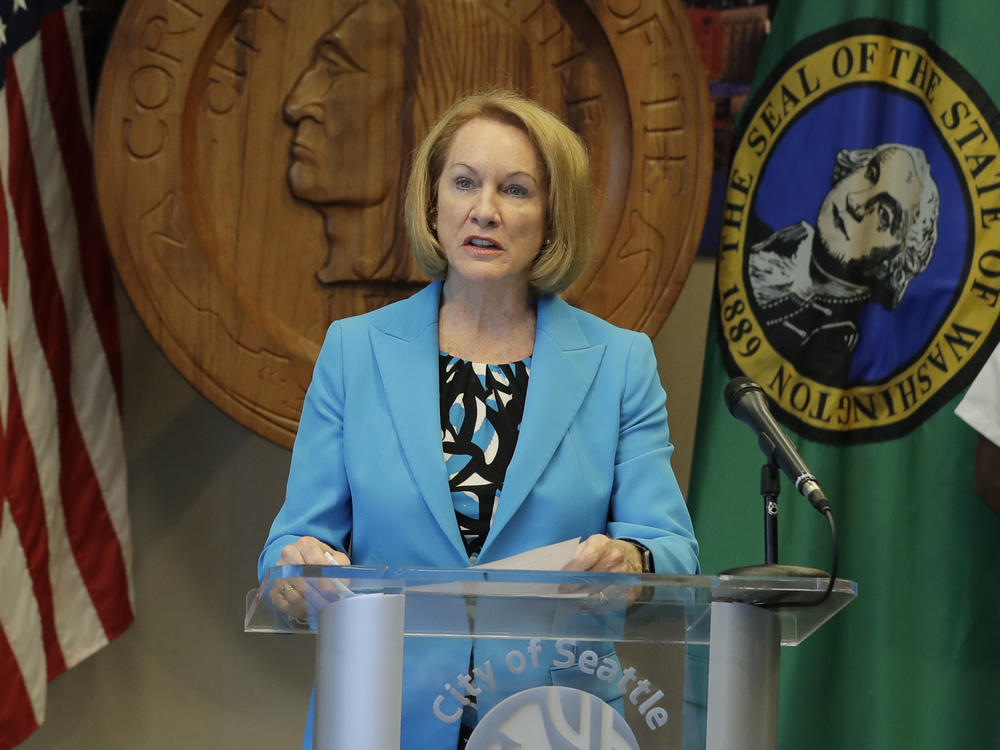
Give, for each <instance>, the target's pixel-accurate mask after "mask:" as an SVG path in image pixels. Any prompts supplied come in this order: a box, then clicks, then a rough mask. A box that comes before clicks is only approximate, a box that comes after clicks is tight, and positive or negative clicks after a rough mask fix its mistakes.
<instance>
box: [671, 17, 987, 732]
mask: <svg viewBox="0 0 1000 750" xmlns="http://www.w3.org/2000/svg"><path fill="white" fill-rule="evenodd" d="M998 29H1000V3H995V2H983V1H982V0H939V1H937V2H932V1H931V0H910V1H907V0H896V1H895V2H891V1H889V0H865V1H861V0H857V1H855V2H849V1H847V0H842V1H840V2H818V1H817V2H804V1H801V2H800V1H793V0H785V1H784V2H782V3H781V4H780V6H779V7H778V9H777V11H776V15H775V18H774V21H773V25H772V30H771V34H770V36H769V38H768V41H767V44H766V45H765V48H764V51H763V54H762V58H761V61H760V63H759V67H758V72H757V75H756V78H755V81H754V85H753V88H752V90H751V95H750V97H749V98H748V101H747V103H746V105H745V106H744V108H743V110H742V113H741V119H740V123H739V126H738V130H737V132H736V134H735V138H734V149H733V161H732V167H731V171H730V175H729V181H728V187H727V192H726V207H725V213H724V217H723V230H722V234H721V239H720V245H719V255H718V265H717V283H716V288H715V299H714V305H713V314H712V318H711V322H710V326H709V328H710V330H709V340H708V345H707V347H706V357H705V370H704V378H703V386H702V393H701V402H700V410H699V420H698V428H697V438H696V445H695V456H694V463H693V467H692V480H691V488H690V499H689V502H690V505H691V510H692V515H693V518H694V522H695V530H696V533H697V535H698V538H699V542H700V544H701V549H702V552H701V563H702V568H703V570H704V571H705V572H706V573H716V572H719V571H721V570H724V569H728V568H732V567H737V566H742V565H754V564H761V563H763V562H764V555H765V552H764V509H763V500H762V499H761V496H760V470H761V466H762V464H763V463H764V462H765V460H766V458H765V456H764V454H763V453H762V452H761V450H760V449H759V448H758V444H757V439H756V438H755V437H754V435H753V434H752V433H751V431H750V430H749V429H748V428H747V427H746V426H745V425H743V424H742V423H740V422H738V421H736V420H735V419H734V418H733V416H732V415H731V414H730V413H729V411H728V409H727V407H726V404H725V402H724V399H723V391H724V388H725V386H726V384H727V382H729V379H730V378H733V377H736V376H747V377H749V378H752V379H753V380H754V381H755V382H757V383H758V384H759V385H760V387H761V388H762V389H763V390H764V392H765V393H766V394H767V396H768V398H769V401H770V403H771V405H772V411H773V412H774V414H775V416H776V417H777V418H778V420H779V421H780V422H781V423H782V424H783V426H784V427H785V429H786V430H787V432H788V434H789V436H790V438H791V439H792V441H793V442H794V443H795V444H796V445H797V446H798V447H799V452H800V454H801V455H802V457H803V459H804V460H805V462H806V464H807V465H808V466H809V468H810V469H811V471H812V473H813V474H814V475H815V476H816V477H817V479H818V481H819V483H820V484H821V485H822V487H823V489H824V490H825V492H826V495H827V497H828V498H829V499H830V502H831V505H832V508H833V513H834V517H835V519H836V522H837V528H838V531H839V536H840V568H839V573H838V574H839V576H840V577H842V578H847V579H851V580H855V581H857V582H858V598H857V599H856V600H855V601H854V602H853V603H851V604H850V605H849V606H848V607H847V608H846V609H845V610H844V611H843V612H841V613H840V614H838V615H837V616H836V617H835V618H833V619H832V620H831V621H830V622H828V623H827V624H826V625H825V626H824V627H823V628H822V629H821V630H820V631H818V632H817V633H816V634H814V635H813V636H812V637H811V638H809V639H808V640H807V641H805V642H804V643H803V644H801V645H800V646H798V647H796V648H786V649H783V650H782V654H781V686H780V702H779V748H781V749H782V750H793V749H798V748H811V749H815V750H824V749H827V748H828V749H829V750H834V749H836V750H842V749H844V748H866V749H867V748H876V749H883V748H884V749H889V748H891V749H893V750H896V749H897V748H906V750H921V749H924V748H926V749H927V750H931V748H933V749H934V750H940V749H941V748H949V749H951V748H961V749H965V748H977V749H981V748H994V749H998V748H1000V714H998V711H997V706H998V703H1000V701H998V699H1000V597H998V591H1000V518H998V517H997V516H996V515H994V514H993V513H992V512H991V511H990V510H989V509H988V508H987V507H986V505H985V504H984V503H982V502H981V501H980V500H979V499H978V498H977V497H976V496H975V495H974V494H973V492H972V471H973V461H974V455H975V444H976V435H975V433H974V432H973V430H972V429H971V428H969V427H968V426H967V425H966V424H965V423H964V422H962V421H960V420H959V419H958V418H957V417H956V416H955V414H954V408H955V405H956V404H957V402H958V400H959V399H960V398H961V395H962V394H963V392H964V390H965V388H966V387H967V386H968V384H969V383H970V382H971V380H972V378H973V377H974V376H975V374H976V373H977V372H978V370H979V368H980V367H981V366H982V364H983V362H984V361H985V359H986V358H987V356H988V355H989V353H990V352H991V351H992V350H993V348H994V346H995V345H996V343H997V340H998V338H1000V325H998V319H1000V158H998V157H1000V115H998V109H997V108H998V105H1000V44H998V41H997V39H998V37H997V30H998ZM778 548H779V552H778V562H780V563H785V564H794V565H805V566H811V567H818V568H823V569H829V567H830V559H831V558H830V555H831V542H830V538H829V530H828V527H827V523H826V521H825V520H824V518H823V517H822V516H821V515H819V514H817V513H816V511H815V510H814V509H813V508H812V507H811V506H810V505H809V504H808V503H807V502H806V501H805V500H804V498H802V497H801V496H799V495H798V494H797V493H796V491H795V488H794V486H793V485H792V483H791V482H789V481H787V480H786V479H785V478H783V479H782V493H781V497H780V499H779V521H778Z"/></svg>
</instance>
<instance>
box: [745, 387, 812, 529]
mask: <svg viewBox="0 0 1000 750" xmlns="http://www.w3.org/2000/svg"><path fill="white" fill-rule="evenodd" d="M725 398H726V406H728V407H729V411H730V412H732V414H733V416H734V417H736V418H737V419H738V420H740V421H741V422H746V423H747V424H748V425H749V426H750V429H751V430H753V431H754V433H755V434H756V435H757V442H758V444H759V445H760V449H761V450H762V451H764V453H765V454H766V455H767V457H768V458H771V457H773V458H774V460H775V462H777V464H778V468H780V469H781V470H782V471H783V472H785V474H786V475H787V476H788V478H789V479H791V480H792V482H793V483H794V484H795V489H796V490H798V491H799V492H800V493H801V494H802V495H803V496H804V497H805V498H806V500H808V501H809V502H810V503H812V506H813V507H814V508H815V509H816V510H818V511H819V512H820V513H824V514H825V513H826V512H827V511H828V510H829V509H830V503H829V501H828V500H827V499H826V495H824V494H823V490H821V489H820V486H819V482H817V481H816V477H815V476H813V473H812V472H811V471H809V467H807V466H806V462H805V461H803V460H802V457H801V456H800V455H799V452H798V451H797V450H796V448H795V445H794V444H793V443H792V441H791V440H789V439H788V435H786V434H785V431H784V430H782V429H781V427H780V426H779V425H778V423H777V421H775V419H774V415H772V414H771V410H770V409H769V408H768V406H767V400H766V398H765V396H764V389H763V388H761V387H760V386H759V385H757V384H756V383H755V382H754V381H753V380H751V379H750V378H747V377H739V378H733V379H732V380H731V381H729V385H727V386H726V392H725Z"/></svg>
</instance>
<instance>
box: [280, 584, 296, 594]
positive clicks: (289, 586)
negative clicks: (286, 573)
mask: <svg viewBox="0 0 1000 750" xmlns="http://www.w3.org/2000/svg"><path fill="white" fill-rule="evenodd" d="M289 591H295V587H294V586H293V585H292V584H290V583H286V584H285V585H284V586H282V587H281V594H282V595H284V594H287V593H288V592H289Z"/></svg>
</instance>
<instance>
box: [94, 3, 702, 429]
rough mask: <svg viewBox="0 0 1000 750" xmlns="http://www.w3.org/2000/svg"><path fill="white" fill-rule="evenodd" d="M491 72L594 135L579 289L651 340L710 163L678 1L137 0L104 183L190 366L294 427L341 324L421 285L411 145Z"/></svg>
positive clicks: (144, 314) (111, 88)
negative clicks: (589, 233) (410, 204)
mask: <svg viewBox="0 0 1000 750" xmlns="http://www.w3.org/2000/svg"><path fill="white" fill-rule="evenodd" d="M498 86H500V87H510V88H515V89H519V90H520V91H522V92H523V93H525V94H527V95H529V96H532V97H533V98H535V99H537V100H539V101H540V102H542V103H543V104H545V105H546V106H548V107H549V108H550V109H552V110H553V111H555V112H556V113H557V114H559V115H560V116H561V117H563V118H564V119H565V120H566V121H567V122H568V123H569V124H570V126H571V127H572V128H573V129H574V130H575V131H576V132H577V133H579V134H580V135H581V137H582V138H583V139H584V141H585V142H586V143H587V146H588V148H589V150H590V152H591V158H592V163H593V172H594V183H595V201H596V208H597V229H596V238H595V239H596V241H595V252H594V257H593V259H592V262H591V263H590V265H589V266H588V267H587V269H586V270H585V271H584V273H583V275H582V277H581V278H580V279H579V280H578V281H577V282H576V283H575V284H574V285H573V286H572V287H571V288H570V289H569V290H568V291H567V293H566V297H567V299H568V300H569V301H570V302H573V303H575V304H577V305H579V306H581V307H583V308H585V309H587V310H589V311H591V312H593V313H596V314H597V315H600V316H602V317H604V318H607V319H608V320H610V321H612V322H614V323H617V324H618V325H622V326H626V327H630V328H635V329H639V330H643V331H645V332H647V333H649V334H651V335H654V334H655V333H656V332H657V331H658V330H659V329H660V327H661V326H662V324H663V321H664V319H665V318H666V315H667V313H668V312H669V310H670V308H671V306H672V305H673V303H674V301H675V299H676V298H677V295H678V294H679V292H680V289H681V287H682V286H683V282H684V279H685V278H686V276H687V272H688V270H689V268H690V266H691V263H692V261H693V259H694V257H695V254H696V252H697V245H698V241H699V239H700V234H701V229H702V225H703V222H704V217H705V212H706V210H707V207H708V193H709V186H710V182H711V180H710V172H711V161H712V153H711V151H712V145H711V144H712V141H711V114H710V108H709V100H708V93H707V87H706V86H705V82H704V73H703V70H702V67H701V62H700V58H699V54H698V50H697V47H696V45H695V43H694V37H693V35H692V33H691V30H690V28H689V24H688V22H687V19H686V16H685V14H684V11H683V7H682V6H681V5H680V3H679V2H677V1H676V0H588V2H579V3H565V2H559V1H558V0H262V1H261V2H250V0H232V1H229V0H129V2H128V3H127V4H126V5H125V8H124V10H123V12H122V16H121V19H120V21H119V23H118V27H117V29H116V31H115V35H114V38H113V39H112V41H111V44H110V46H109V50H108V55H107V58H106V61H105V66H104V70H103V74H102V79H101V87H100V91H99V95H98V100H97V106H96V114H95V147H94V150H95V157H96V171H97V183H98V197H99V200H100V207H101V215H102V218H103V219H104V224H105V227H106V229H107V233H108V240H109V244H110V246H111V251H112V255H113V257H114V260H115V264H116V266H117V268H118V271H119V274H120V276H121V279H122V282H123V284H124V286H125V288H126V290H127V291H128V294H129V297H130V299H131V301H132V303H133V304H134V306H135V308H136V310H137V311H138V313H139V315H140V317H141V318H142V320H143V322H144V323H145V324H146V327H147V328H148V329H149V331H150V333H151V334H152V336H153V337H154V338H155V340H156V342H157V344H158V345H159V346H160V348H161V349H163V351H164V353H165V354H166V355H167V357H168V358H169V359H170V360H171V362H172V363H173V364H174V365H175V366H176V367H177V369H178V370H180V372H181V373H182V374H183V375H184V376H185V377H186V378H187V379H188V380H190V381H191V382H192V383H193V384H194V385H195V386H196V387H197V388H198V390H199V391H201V393H202V394H204V395H205V396H206V397H208V398H209V399H210V400H211V401H213V402H214V403H215V404H216V405H217V406H219V407H220V408H221V409H222V410H223V411H225V412H226V413H228V414H229V415H230V416H232V417H234V418H236V419H237V420H239V421H240V422H242V423H243V424H245V425H246V426H248V427H250V428H251V429H253V430H255V431H256V432H258V433H260V434H261V435H263V436H264V437H267V438H269V439H271V440H274V441H275V442H278V443H281V444H283V445H287V446H290V445H291V443H292V440H293V438H294V435H295V431H296V428H297V424H298V418H299V412H300V410H301V406H302V401H303V398H304V395H305V389H306V387H307V386H308V383H309V381H310V379H311V375H312V367H313V363H314V361H315V359H316V356H317V354H318V352H319V349H320V346H321V344H322V341H323V337H324V334H325V331H326V329H327V327H328V326H329V324H330V323H331V322H332V321H333V320H336V319H340V318H343V317H346V316H349V315H354V314H358V313H363V312H366V311H368V310H372V309H374V308H376V307H379V306H381V305H384V304H386V303H389V302H393V301H395V300H398V299H401V298H403V297H406V296H409V295H410V294H412V293H413V292H414V291H415V290H416V289H418V288H419V287H421V286H422V285H424V284H425V283H426V282H427V279H426V278H425V277H423V276H422V275H421V274H420V272H419V271H418V269H416V268H415V267H414V266H413V264H412V263H411V261H410V253H409V247H408V242H407V239H406V237H405V232H404V230H403V226H402V221H401V215H402V212H401V206H402V192H403V189H404V187H405V184H406V179H407V169H408V164H409V160H410V156H411V154H412V152H413V150H414V149H415V148H416V146H417V144H419V143H420V141H421V139H422V138H423V136H424V134H425V133H426V132H427V130H428V129H429V127H430V125H431V124H432V123H433V122H434V121H435V120H436V119H437V117H438V116H439V115H440V114H441V113H442V112H443V111H444V109H445V108H446V107H447V106H449V105H450V104H451V103H452V102H453V101H454V100H455V99H457V98H458V97H459V96H460V95H463V94H466V93H470V92H472V91H480V90H484V89H489V88H494V87H498Z"/></svg>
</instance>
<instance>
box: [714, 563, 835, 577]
mask: <svg viewBox="0 0 1000 750" xmlns="http://www.w3.org/2000/svg"><path fill="white" fill-rule="evenodd" d="M719 575H720V576H767V577H768V578H829V577H830V574H829V573H827V572H826V571H825V570H820V569H819V568H807V567H805V566H803V565H779V564H777V563H772V564H770V565H741V566H739V567H737V568H727V569H726V570H723V571H720V572H719Z"/></svg>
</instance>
